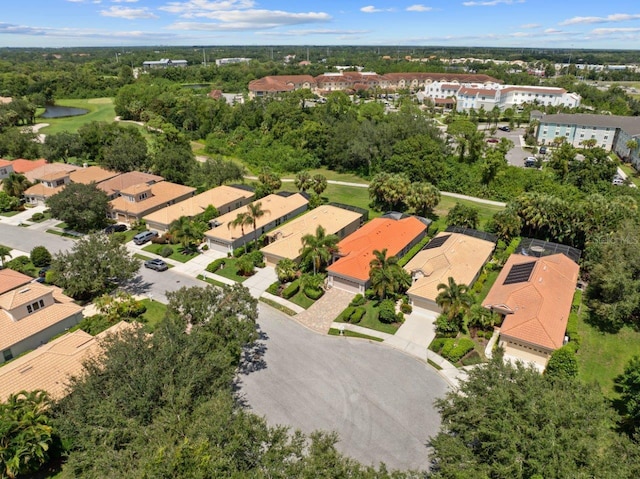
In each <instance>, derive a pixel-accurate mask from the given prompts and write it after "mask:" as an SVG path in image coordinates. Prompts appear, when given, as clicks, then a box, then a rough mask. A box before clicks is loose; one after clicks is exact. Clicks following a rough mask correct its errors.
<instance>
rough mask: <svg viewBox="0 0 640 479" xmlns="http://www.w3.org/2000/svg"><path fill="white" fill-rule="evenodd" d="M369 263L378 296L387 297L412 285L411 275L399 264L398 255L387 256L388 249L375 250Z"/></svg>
mask: <svg viewBox="0 0 640 479" xmlns="http://www.w3.org/2000/svg"><path fill="white" fill-rule="evenodd" d="M373 256H374V258H373V259H372V260H371V262H370V263H369V266H370V270H369V279H370V280H371V288H372V289H373V291H374V293H375V294H376V296H378V297H379V298H380V299H385V298H386V297H387V295H393V294H396V293H398V292H400V291H402V290H405V289H408V288H409V286H411V276H410V275H409V273H407V272H406V271H405V270H404V269H403V268H402V267H401V266H400V265H399V264H398V258H397V257H396V256H390V257H387V249H386V248H385V249H383V250H382V251H378V250H374V251H373Z"/></svg>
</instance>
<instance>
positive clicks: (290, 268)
mask: <svg viewBox="0 0 640 479" xmlns="http://www.w3.org/2000/svg"><path fill="white" fill-rule="evenodd" d="M297 269H298V265H297V264H296V262H295V261H293V260H292V259H289V258H282V259H281V260H280V261H278V264H276V275H277V276H278V281H280V282H281V283H289V282H291V281H293V280H294V279H296V274H297Z"/></svg>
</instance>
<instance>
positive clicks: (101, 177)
mask: <svg viewBox="0 0 640 479" xmlns="http://www.w3.org/2000/svg"><path fill="white" fill-rule="evenodd" d="M119 174H120V173H118V172H116V171H109V170H105V169H104V168H100V167H99V166H88V167H87V168H80V169H78V170H76V171H74V172H72V173H71V174H70V175H69V177H70V178H71V181H72V182H73V183H82V184H85V185H88V184H90V183H100V182H101V181H105V180H108V179H109V178H113V177H115V176H118V175H119Z"/></svg>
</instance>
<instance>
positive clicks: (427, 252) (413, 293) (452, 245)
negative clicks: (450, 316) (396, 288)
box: [404, 228, 496, 313]
mask: <svg viewBox="0 0 640 479" xmlns="http://www.w3.org/2000/svg"><path fill="white" fill-rule="evenodd" d="M455 231H460V232H455ZM495 242H496V237H495V236H493V235H490V234H488V233H481V232H479V231H476V230H472V229H466V228H461V229H460V228H453V229H448V230H447V231H443V232H441V233H438V234H437V235H436V236H435V237H434V238H433V239H432V240H431V241H429V243H427V245H426V246H425V247H424V248H423V250H422V251H420V252H419V253H418V254H416V255H415V256H414V257H413V258H412V259H411V260H410V261H409V262H408V263H407V264H406V265H405V267H404V269H405V271H407V273H409V274H411V278H412V280H413V284H412V285H411V288H409V290H408V291H407V296H409V299H410V300H411V304H412V305H413V307H414V308H416V309H423V310H428V311H434V312H437V313H440V312H441V309H440V307H439V306H438V304H437V302H436V298H437V297H438V294H440V290H438V286H439V285H440V284H447V283H448V281H449V278H453V279H454V281H455V282H456V284H464V285H467V286H469V287H471V286H472V285H473V283H474V282H475V281H476V279H478V276H479V275H480V272H481V271H482V268H483V266H484V265H485V263H486V262H487V261H489V259H491V254H492V253H493V249H494V248H495Z"/></svg>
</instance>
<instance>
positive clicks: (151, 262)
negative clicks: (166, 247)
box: [144, 258, 169, 271]
mask: <svg viewBox="0 0 640 479" xmlns="http://www.w3.org/2000/svg"><path fill="white" fill-rule="evenodd" d="M144 267H145V268H149V269H155V270H156V271H166V270H168V269H169V265H168V264H167V263H165V262H164V261H163V260H161V259H157V258H156V259H148V260H147V261H145V262H144Z"/></svg>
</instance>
